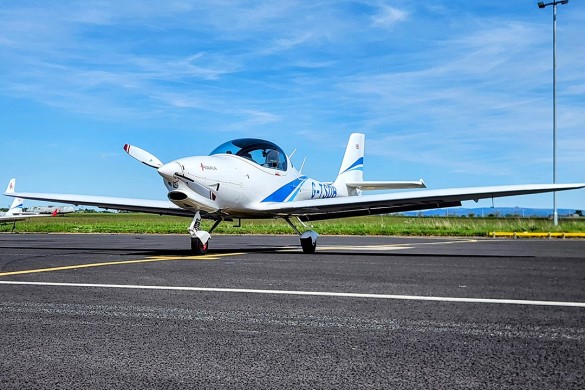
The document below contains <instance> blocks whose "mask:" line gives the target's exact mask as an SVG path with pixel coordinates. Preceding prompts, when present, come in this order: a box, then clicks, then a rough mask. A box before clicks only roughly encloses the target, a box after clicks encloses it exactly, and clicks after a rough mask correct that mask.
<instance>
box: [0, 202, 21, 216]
mask: <svg viewBox="0 0 585 390" xmlns="http://www.w3.org/2000/svg"><path fill="white" fill-rule="evenodd" d="M23 206H24V202H23V200H22V198H14V201H13V202H12V205H11V206H10V209H8V211H7V212H6V214H4V216H6V217H7V216H10V215H18V214H22V209H23Z"/></svg>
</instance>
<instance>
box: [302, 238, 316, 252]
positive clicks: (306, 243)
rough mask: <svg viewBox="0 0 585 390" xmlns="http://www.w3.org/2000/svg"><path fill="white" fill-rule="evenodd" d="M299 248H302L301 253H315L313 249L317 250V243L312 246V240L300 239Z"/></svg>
mask: <svg viewBox="0 0 585 390" xmlns="http://www.w3.org/2000/svg"><path fill="white" fill-rule="evenodd" d="M301 246H302V247H303V253H309V254H310V253H315V249H317V242H316V241H315V243H314V244H313V240H312V239H311V238H304V239H301Z"/></svg>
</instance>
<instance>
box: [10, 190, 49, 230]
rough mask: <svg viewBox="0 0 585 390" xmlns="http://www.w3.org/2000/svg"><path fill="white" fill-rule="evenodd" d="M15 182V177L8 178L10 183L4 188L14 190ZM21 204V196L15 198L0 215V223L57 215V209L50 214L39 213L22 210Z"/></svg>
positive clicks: (22, 204)
mask: <svg viewBox="0 0 585 390" xmlns="http://www.w3.org/2000/svg"><path fill="white" fill-rule="evenodd" d="M15 184H16V180H15V179H12V180H10V183H8V188H7V189H6V191H7V192H9V191H10V190H14V186H15ZM23 206H24V203H23V200H22V198H15V199H14V201H13V202H12V205H10V208H9V209H8V211H7V212H5V213H2V214H1V215H0V223H6V222H13V223H15V225H16V221H22V220H23V219H29V218H36V217H51V216H55V215H57V213H58V212H59V210H53V212H52V213H50V214H43V215H41V214H40V213H37V212H29V211H23ZM13 230H14V227H13Z"/></svg>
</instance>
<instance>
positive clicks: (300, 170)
mask: <svg viewBox="0 0 585 390" xmlns="http://www.w3.org/2000/svg"><path fill="white" fill-rule="evenodd" d="M305 161H307V158H306V157H305V158H304V159H303V163H302V164H301V169H299V173H301V172H302V171H303V167H304V166H305Z"/></svg>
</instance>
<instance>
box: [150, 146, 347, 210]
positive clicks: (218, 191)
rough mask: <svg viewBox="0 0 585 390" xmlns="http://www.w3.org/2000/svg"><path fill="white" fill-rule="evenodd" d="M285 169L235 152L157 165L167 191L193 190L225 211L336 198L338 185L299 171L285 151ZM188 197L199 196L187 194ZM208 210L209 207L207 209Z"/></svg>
mask: <svg viewBox="0 0 585 390" xmlns="http://www.w3.org/2000/svg"><path fill="white" fill-rule="evenodd" d="M284 158H285V159H286V160H285V164H283V166H284V167H286V169H283V168H282V167H281V168H276V167H268V166H263V165H261V164H258V163H257V162H255V161H253V160H250V159H248V158H245V157H241V156H238V155H235V154H218V155H211V156H194V157H186V158H181V159H178V160H175V161H172V162H170V163H168V164H165V165H164V166H163V167H161V168H159V170H158V171H159V173H160V174H161V176H163V178H164V183H165V185H166V187H167V189H168V190H169V192H170V193H172V192H173V191H183V192H184V193H185V194H192V193H195V194H197V195H198V196H200V197H202V198H205V199H206V200H209V201H210V203H211V204H215V206H216V207H217V209H219V210H221V211H223V212H225V213H228V214H243V215H247V216H249V215H250V210H253V209H255V208H256V207H254V206H255V205H257V204H258V203H263V202H294V201H298V200H309V199H322V198H335V197H337V196H340V195H341V192H340V191H338V189H337V188H336V187H335V186H334V185H332V184H330V183H323V182H320V181H318V180H315V179H311V178H309V177H307V176H305V175H302V174H301V173H300V172H299V171H297V170H296V169H295V168H294V167H293V166H292V164H291V163H290V160H289V159H288V157H287V156H286V155H285V156H284ZM187 198H190V199H191V200H198V199H199V200H200V198H199V197H195V196H188V197H187ZM170 200H171V201H172V202H173V203H175V204H176V205H177V206H179V207H183V208H188V209H189V208H193V207H194V206H195V205H197V204H198V202H197V201H195V202H192V203H189V200H186V199H185V200H174V199H172V198H170ZM209 211H211V210H209Z"/></svg>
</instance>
